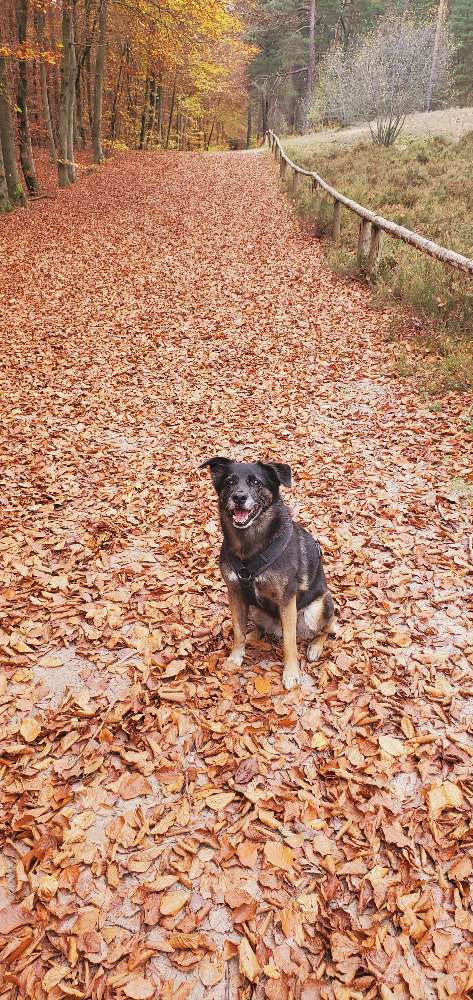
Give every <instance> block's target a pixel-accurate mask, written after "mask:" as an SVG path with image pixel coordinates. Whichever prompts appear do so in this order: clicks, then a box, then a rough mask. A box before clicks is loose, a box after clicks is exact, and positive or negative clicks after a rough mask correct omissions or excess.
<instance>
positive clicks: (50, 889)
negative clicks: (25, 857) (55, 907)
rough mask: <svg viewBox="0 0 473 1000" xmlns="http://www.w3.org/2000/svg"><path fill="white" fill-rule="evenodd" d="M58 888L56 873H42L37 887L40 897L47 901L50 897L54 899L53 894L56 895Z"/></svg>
mask: <svg viewBox="0 0 473 1000" xmlns="http://www.w3.org/2000/svg"><path fill="white" fill-rule="evenodd" d="M58 888H59V882H58V880H57V878H55V877H54V875H42V876H41V878H40V880H39V882H38V885H37V887H36V891H37V893H38V896H39V898H40V899H42V900H43V901H46V900H48V899H52V898H53V896H55V895H56V893H57V891H58Z"/></svg>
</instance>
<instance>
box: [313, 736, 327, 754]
mask: <svg viewBox="0 0 473 1000" xmlns="http://www.w3.org/2000/svg"><path fill="white" fill-rule="evenodd" d="M327 743H328V739H327V737H326V736H325V734H324V733H320V732H319V733H314V735H313V737H312V743H311V747H312V750H323V749H324V748H325V747H326V746H327Z"/></svg>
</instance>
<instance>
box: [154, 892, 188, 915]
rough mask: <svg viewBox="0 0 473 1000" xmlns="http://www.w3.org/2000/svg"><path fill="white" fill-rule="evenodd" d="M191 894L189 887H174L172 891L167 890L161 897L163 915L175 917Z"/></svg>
mask: <svg viewBox="0 0 473 1000" xmlns="http://www.w3.org/2000/svg"><path fill="white" fill-rule="evenodd" d="M190 896H191V894H190V892H189V891H188V890H187V889H173V890H172V891H171V892H166V893H165V894H164V896H163V897H162V899H161V903H160V907H159V909H160V912H161V913H162V914H163V916H166V917H174V916H175V914H176V913H179V912H180V911H181V910H182V908H183V907H184V906H185V905H186V903H187V902H188V900H189V899H190Z"/></svg>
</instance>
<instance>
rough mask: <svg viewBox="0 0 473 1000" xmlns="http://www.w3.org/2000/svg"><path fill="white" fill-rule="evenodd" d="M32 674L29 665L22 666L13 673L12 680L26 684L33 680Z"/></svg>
mask: <svg viewBox="0 0 473 1000" xmlns="http://www.w3.org/2000/svg"><path fill="white" fill-rule="evenodd" d="M32 676H33V671H32V670H30V669H29V667H20V668H19V669H18V670H15V673H14V674H12V681H13V683H14V684H26V682H27V681H30V680H31V678H32Z"/></svg>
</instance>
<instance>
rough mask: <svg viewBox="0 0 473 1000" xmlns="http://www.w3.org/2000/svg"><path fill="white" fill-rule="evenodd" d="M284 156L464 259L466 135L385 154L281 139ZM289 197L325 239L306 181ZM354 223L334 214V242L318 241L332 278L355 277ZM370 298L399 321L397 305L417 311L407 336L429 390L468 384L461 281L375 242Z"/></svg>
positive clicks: (403, 247) (468, 301)
mask: <svg viewBox="0 0 473 1000" xmlns="http://www.w3.org/2000/svg"><path fill="white" fill-rule="evenodd" d="M288 154H289V155H290V156H292V157H293V158H294V159H295V161H296V162H298V163H300V164H301V165H302V166H305V167H308V168H309V169H311V170H317V172H318V173H319V174H320V175H321V176H322V177H324V179H325V180H327V181H328V182H329V183H331V184H333V186H334V187H336V188H337V189H338V190H339V191H341V192H343V194H346V195H348V196H349V197H350V198H353V199H354V200H355V201H357V202H359V203H360V204H361V205H364V206H365V207H367V208H371V209H372V210H374V211H376V212H377V213H378V214H379V215H383V216H385V217H386V218H388V219H391V220H392V221H394V222H397V223H399V224H400V225H404V226H407V227H408V228H409V229H413V230H415V231H416V232H418V233H420V234H421V235H423V236H426V237H428V238H430V239H432V240H434V241H435V242H436V243H440V244H441V245H443V246H446V247H448V248H450V249H451V250H456V251H458V252H459V253H462V254H464V255H465V256H467V257H473V213H472V211H471V206H472V205H473V171H472V169H471V164H472V161H473V132H470V133H469V134H468V135H466V136H464V137H463V138H462V139H461V140H460V142H458V143H457V144H454V143H452V142H449V141H448V140H446V139H444V138H440V137H436V138H433V139H405V138H404V139H402V140H401V141H400V142H399V144H397V145H396V146H394V147H391V148H389V149H385V148H380V147H379V146H373V145H372V144H371V143H370V144H365V145H360V146H354V147H341V148H340V149H332V150H331V151H329V152H327V153H325V154H322V153H320V151H318V152H317V153H314V152H311V150H310V149H308V150H304V151H303V152H301V151H300V150H298V149H297V147H295V148H294V149H292V150H291V145H290V143H288ZM288 189H289V190H290V185H288ZM293 201H294V205H295V208H296V210H297V211H298V212H299V213H300V214H302V215H303V216H304V217H306V218H308V219H309V220H311V222H312V223H313V225H314V231H315V232H316V233H317V234H318V235H326V234H327V233H329V231H330V223H331V215H332V203H331V201H327V200H325V201H324V200H321V199H320V197H318V196H315V197H314V195H313V194H312V193H311V192H310V190H309V187H308V184H307V183H306V182H302V183H301V184H300V186H299V188H298V190H297V193H296V194H295V195H293ZM358 223H359V220H358V218H357V216H355V215H353V214H352V213H351V212H349V211H347V210H345V209H343V210H342V235H341V239H340V242H339V244H337V245H333V244H328V245H327V257H328V260H329V263H330V265H331V267H332V268H333V269H334V270H335V271H337V272H338V273H341V274H345V275H346V274H348V275H359V274H360V272H359V270H358V266H357V262H356V250H357V241H358ZM374 295H375V301H377V302H378V303H379V304H380V305H385V304H386V303H388V302H389V303H390V304H392V303H393V301H394V303H395V304H397V305H398V307H399V310H398V311H399V316H401V315H402V306H403V305H407V306H409V308H410V309H412V310H414V311H415V312H416V313H417V314H418V315H419V318H420V319H421V322H420V323H419V333H418V337H417V338H416V339H417V341H418V347H419V348H420V354H421V356H422V358H423V366H422V369H423V375H424V379H425V382H426V385H428V386H429V387H430V391H432V392H438V391H440V390H442V389H459V390H463V389H467V388H470V387H472V386H473V281H472V279H471V277H470V276H468V275H464V274H462V273H461V272H459V271H455V270H453V269H452V268H449V267H447V266H444V265H442V264H441V263H440V262H439V261H435V260H433V259H431V258H430V257H427V256H426V255H425V254H422V253H419V252H418V251H415V250H414V249H413V248H411V247H409V246H408V245H407V244H404V243H402V242H400V241H399V240H393V239H391V238H390V237H387V236H385V237H384V244H383V256H382V259H381V263H380V267H379V271H378V274H377V277H376V281H375V283H374ZM399 329H400V327H399ZM414 369H415V370H416V371H417V366H415V365H414Z"/></svg>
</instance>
